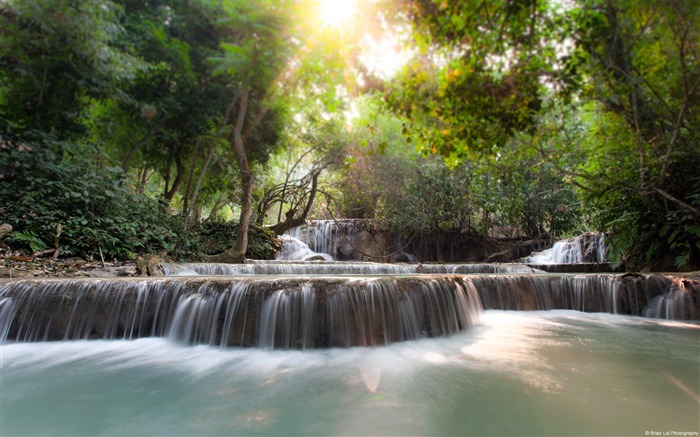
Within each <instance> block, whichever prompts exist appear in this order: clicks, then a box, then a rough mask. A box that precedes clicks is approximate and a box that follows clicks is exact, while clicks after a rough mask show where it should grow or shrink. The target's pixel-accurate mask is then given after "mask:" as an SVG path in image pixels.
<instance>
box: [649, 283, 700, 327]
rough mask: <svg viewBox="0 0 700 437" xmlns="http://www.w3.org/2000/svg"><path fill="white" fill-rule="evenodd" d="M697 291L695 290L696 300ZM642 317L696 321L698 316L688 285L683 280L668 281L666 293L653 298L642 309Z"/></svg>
mask: <svg viewBox="0 0 700 437" xmlns="http://www.w3.org/2000/svg"><path fill="white" fill-rule="evenodd" d="M697 291H698V290H695V295H696V299H697ZM644 316H646V317H655V318H658V319H671V320H694V319H697V317H698V316H700V314H697V313H696V311H695V305H694V304H693V293H692V289H691V286H690V283H689V282H686V281H684V280H672V281H670V284H669V285H668V292H666V293H664V294H659V295H657V296H656V297H654V298H653V299H652V300H651V302H649V304H648V305H647V306H646V308H645V309H644Z"/></svg>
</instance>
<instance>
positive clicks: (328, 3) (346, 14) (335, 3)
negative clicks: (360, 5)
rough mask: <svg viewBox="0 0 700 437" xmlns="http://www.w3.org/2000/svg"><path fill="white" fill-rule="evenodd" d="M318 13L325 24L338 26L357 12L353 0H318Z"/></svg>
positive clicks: (355, 3)
mask: <svg viewBox="0 0 700 437" xmlns="http://www.w3.org/2000/svg"><path fill="white" fill-rule="evenodd" d="M318 7H319V14H320V17H321V20H322V21H323V23H324V24H325V25H326V26H330V27H335V28H340V27H342V26H343V25H344V24H345V23H347V22H348V21H350V20H351V19H352V17H353V15H355V12H357V2H356V1H355V0H320V1H319V4H318Z"/></svg>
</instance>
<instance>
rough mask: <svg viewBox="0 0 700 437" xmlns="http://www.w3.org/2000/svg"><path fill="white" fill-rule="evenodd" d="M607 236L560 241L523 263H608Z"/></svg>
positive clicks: (584, 236) (594, 235)
mask: <svg viewBox="0 0 700 437" xmlns="http://www.w3.org/2000/svg"><path fill="white" fill-rule="evenodd" d="M606 251H607V249H606V247H605V234H603V233H601V232H599V233H596V234H584V235H580V236H578V237H573V238H569V239H566V240H560V241H557V242H556V243H554V245H553V246H552V247H551V248H550V249H547V250H544V251H542V252H538V253H534V254H532V255H530V256H529V257H527V258H524V259H523V260H522V262H524V263H527V264H580V263H587V262H588V263H604V262H606Z"/></svg>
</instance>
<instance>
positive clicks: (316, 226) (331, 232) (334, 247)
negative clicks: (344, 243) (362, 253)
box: [285, 220, 355, 259]
mask: <svg viewBox="0 0 700 437" xmlns="http://www.w3.org/2000/svg"><path fill="white" fill-rule="evenodd" d="M341 227H342V230H343V231H344V232H345V233H352V232H353V231H354V227H355V220H338V221H335V220H313V221H309V222H307V223H306V224H304V225H302V226H298V227H296V228H294V229H290V230H289V231H287V232H286V233H285V236H287V237H292V238H296V239H297V240H299V241H303V242H305V243H306V244H308V245H309V247H310V248H311V249H312V250H314V251H316V252H321V253H326V254H330V255H331V256H332V257H335V258H337V253H338V238H339V236H338V234H339V228H341ZM285 259H290V258H285Z"/></svg>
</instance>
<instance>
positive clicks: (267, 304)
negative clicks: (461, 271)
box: [0, 276, 481, 349]
mask: <svg viewBox="0 0 700 437" xmlns="http://www.w3.org/2000/svg"><path fill="white" fill-rule="evenodd" d="M0 299H2V300H0V314H2V315H3V319H2V321H0V333H2V334H3V337H2V338H0V341H3V342H4V341H7V340H11V341H22V342H26V341H47V340H79V339H94V338H103V339H117V338H122V339H135V338H140V337H148V336H156V337H169V338H171V339H176V340H178V341H182V342H184V343H202V344H209V345H221V346H257V347H262V348H271V349H273V348H281V349H289V348H302V349H303V348H325V347H338V346H342V347H348V346H358V345H380V344H389V343H393V342H395V341H405V340H412V339H417V338H423V337H433V336H443V335H450V334H454V333H457V332H459V331H461V330H463V329H466V328H468V327H470V326H473V325H474V324H476V323H478V320H479V315H480V313H481V304H480V303H479V297H478V295H477V294H476V292H475V291H474V290H473V289H472V288H465V287H463V285H462V284H461V283H460V282H459V281H458V280H457V279H456V278H452V277H433V278H429V279H428V280H424V279H422V278H416V277H391V276H384V277H362V278H360V277H350V278H347V277H336V278H333V277H325V278H319V279H310V278H308V279H307V278H302V277H298V278H292V277H289V278H266V277H257V278H256V277H248V278H238V279H235V278H231V277H220V278H214V277H209V278H172V279H165V280H162V279H161V280H133V279H125V280H114V281H103V280H76V281H49V282H42V281H38V282H37V281H25V282H19V283H14V284H11V285H4V286H2V287H0Z"/></svg>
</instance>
